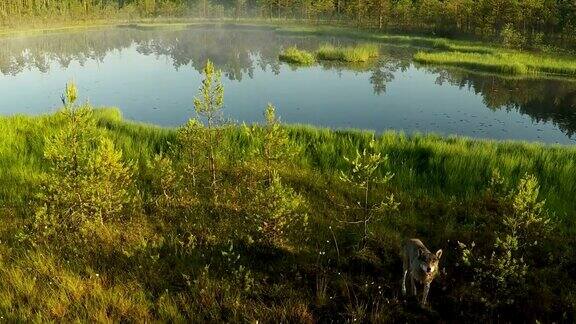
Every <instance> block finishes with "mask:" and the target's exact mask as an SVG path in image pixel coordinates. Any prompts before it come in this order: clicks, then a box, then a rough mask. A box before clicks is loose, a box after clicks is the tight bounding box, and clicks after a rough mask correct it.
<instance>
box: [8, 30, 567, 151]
mask: <svg viewBox="0 0 576 324" xmlns="http://www.w3.org/2000/svg"><path fill="white" fill-rule="evenodd" d="M323 43H333V44H336V45H340V44H342V45H347V44H354V43H355V41H354V40H351V39H346V38H337V37H318V36H295V35H286V34H281V33H277V32H274V31H273V30H271V29H249V28H240V29H234V28H215V27H206V26H204V27H195V28H187V29H180V30H177V29H149V30H140V29H136V28H129V27H125V28H104V29H95V30H89V31H82V32H74V33H55V34H45V35H41V36H30V37H15V38H4V39H0V114H2V115H13V114H41V113H48V112H53V111H55V110H57V109H58V107H59V106H60V105H61V102H60V94H61V93H62V91H63V88H64V86H65V84H66V82H68V81H69V80H74V81H75V82H76V83H77V84H78V87H79V91H80V98H81V100H88V101H89V102H90V103H92V104H93V105H96V106H114V107H119V108H120V109H121V110H122V112H123V114H124V117H125V118H127V119H131V120H136V121H142V122H147V123H153V124H158V125H163V126H177V125H181V124H183V123H184V122H185V121H186V120H187V119H188V118H190V117H192V116H194V108H193V104H192V99H193V97H194V96H195V94H196V93H197V90H198V88H199V86H200V83H201V80H202V76H201V74H200V71H201V69H202V67H203V65H204V63H205V62H206V60H207V59H210V60H212V61H213V62H214V63H215V64H216V66H217V67H218V68H219V69H221V70H222V72H223V81H224V87H225V111H224V113H225V115H226V116H227V117H228V118H230V119H233V120H236V121H238V122H247V123H252V122H260V121H262V119H263V117H262V112H263V110H264V108H265V107H266V104H267V103H269V102H270V103H273V104H274V105H276V106H277V110H278V113H279V114H280V116H281V118H282V120H283V121H284V122H286V123H301V124H312V125H318V126H324V127H331V128H358V129H369V130H375V131H378V132H381V131H385V130H390V129H393V130H398V131H404V132H406V133H413V132H421V133H428V132H434V133H438V134H443V135H464V136H470V137H475V138H490V139H502V140H506V139H515V140H526V141H539V142H546V143H561V144H573V143H576V136H575V132H576V82H573V81H570V80H550V79H530V80H527V79H510V78H503V77H501V76H497V75H487V74H476V73H470V72H466V71H462V70H457V69H446V68H432V67H425V66H419V65H417V64H415V63H413V62H412V60H411V58H412V55H413V54H414V52H415V51H416V50H417V49H414V48H410V47H399V46H388V45H382V47H381V54H382V55H381V57H380V59H378V60H376V61H374V62H370V63H366V64H357V65H341V64H326V63H320V64H318V65H316V66H312V67H295V66H290V65H288V64H285V63H282V62H279V61H278V53H279V52H280V51H281V50H282V48H284V47H287V46H291V45H297V46H298V47H301V48H307V49H310V50H314V49H316V48H317V47H318V46H319V45H321V44H323Z"/></svg>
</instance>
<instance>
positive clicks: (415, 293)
mask: <svg viewBox="0 0 576 324" xmlns="http://www.w3.org/2000/svg"><path fill="white" fill-rule="evenodd" d="M410 282H411V283H412V294H413V295H414V296H417V295H418V292H417V291H416V281H415V280H414V278H412V276H410Z"/></svg>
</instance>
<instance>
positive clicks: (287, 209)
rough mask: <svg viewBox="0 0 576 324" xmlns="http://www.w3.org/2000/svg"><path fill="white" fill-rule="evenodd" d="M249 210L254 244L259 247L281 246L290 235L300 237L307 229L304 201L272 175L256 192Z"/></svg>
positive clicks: (276, 175) (277, 177) (275, 175)
mask: <svg viewBox="0 0 576 324" xmlns="http://www.w3.org/2000/svg"><path fill="white" fill-rule="evenodd" d="M250 206H251V208H252V210H249V214H250V215H252V216H253V219H254V220H255V222H256V230H257V233H258V236H257V241H259V242H261V243H265V244H282V243H284V242H285V241H286V239H287V236H288V234H289V232H290V231H291V232H296V231H300V233H302V231H303V230H305V229H306V227H307V224H308V215H307V213H306V201H305V199H304V198H303V197H302V196H300V195H298V194H297V193H295V192H294V190H293V189H292V188H290V187H288V186H286V185H284V184H283V183H282V181H281V179H280V177H279V176H278V174H277V173H276V172H274V173H273V174H272V182H271V183H270V184H269V185H268V186H266V187H264V188H262V189H260V190H258V191H257V193H256V196H255V197H254V199H253V201H252V202H251V204H250Z"/></svg>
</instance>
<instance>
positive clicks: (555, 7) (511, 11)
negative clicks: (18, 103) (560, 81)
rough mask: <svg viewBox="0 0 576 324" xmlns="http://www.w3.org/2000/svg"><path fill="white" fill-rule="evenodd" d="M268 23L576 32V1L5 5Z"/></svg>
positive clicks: (66, 14) (27, 14) (71, 1)
mask: <svg viewBox="0 0 576 324" xmlns="http://www.w3.org/2000/svg"><path fill="white" fill-rule="evenodd" d="M111 15H113V16H122V15H125V16H130V17H157V16H191V17H212V18H214V17H236V18H241V17H260V18H262V17H265V18H285V19H309V20H327V21H331V22H335V21H338V22H340V23H349V24H354V25H357V26H361V27H369V28H380V29H394V30H399V31H425V32H437V33H442V34H447V33H459V34H473V35H488V36H490V35H500V34H501V32H502V31H507V32H508V31H510V30H514V31H515V32H518V33H519V34H523V35H538V34H540V35H539V37H540V38H541V37H542V36H543V35H544V34H563V35H567V36H570V35H573V34H574V32H575V31H576V1H573V0H2V1H0V22H1V24H11V23H14V22H17V21H18V20H21V19H34V18H44V19H49V18H53V17H62V18H66V19H82V18H95V17H98V18H105V17H106V18H108V17H111Z"/></svg>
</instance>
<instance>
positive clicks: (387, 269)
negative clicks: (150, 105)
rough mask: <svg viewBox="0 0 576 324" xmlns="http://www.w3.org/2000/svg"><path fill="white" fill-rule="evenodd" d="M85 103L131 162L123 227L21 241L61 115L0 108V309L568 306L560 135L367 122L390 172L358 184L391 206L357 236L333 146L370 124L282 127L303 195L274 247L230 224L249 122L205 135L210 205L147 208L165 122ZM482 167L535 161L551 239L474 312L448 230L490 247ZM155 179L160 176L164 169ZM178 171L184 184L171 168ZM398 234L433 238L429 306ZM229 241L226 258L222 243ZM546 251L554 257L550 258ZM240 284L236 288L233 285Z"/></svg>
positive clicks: (529, 166)
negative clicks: (373, 183) (296, 215)
mask: <svg viewBox="0 0 576 324" xmlns="http://www.w3.org/2000/svg"><path fill="white" fill-rule="evenodd" d="M94 115H95V118H96V122H97V125H98V127H97V129H98V131H99V132H101V134H102V135H103V136H105V137H107V138H109V139H111V140H112V141H113V142H114V144H115V147H116V148H117V149H119V150H121V151H122V153H123V154H122V156H123V161H124V163H126V164H129V165H131V166H132V167H131V170H133V175H134V180H135V183H136V186H137V188H138V192H139V194H140V195H141V197H142V200H143V203H144V208H143V209H142V210H141V211H139V212H136V213H135V214H134V215H132V216H131V218H130V219H129V223H128V224H130V226H127V227H117V226H118V225H116V223H114V222H113V221H109V220H107V221H106V223H105V224H106V229H107V231H105V232H104V234H103V235H104V236H103V237H104V238H106V239H107V240H105V241H104V242H103V243H102V244H98V245H95V244H92V245H90V242H87V243H86V244H87V246H89V247H90V246H91V248H90V249H88V251H89V253H88V252H87V254H80V255H78V256H76V257H74V258H71V257H69V256H67V255H65V254H64V255H63V254H60V252H59V251H60V250H59V249H58V247H59V246H60V244H61V242H60V241H59V240H58V239H55V240H54V241H53V242H51V244H49V245H38V244H32V243H33V242H35V241H34V240H33V236H32V234H30V233H31V229H33V224H35V223H34V220H35V210H36V208H37V206H35V201H36V199H37V197H38V194H40V193H42V191H43V188H42V187H41V185H40V184H41V183H42V182H41V180H42V178H43V176H44V175H45V174H46V173H47V172H49V171H50V169H49V166H48V161H47V160H45V159H44V157H43V153H44V146H45V142H46V139H47V138H48V137H50V136H52V135H54V134H56V133H58V132H60V131H61V130H62V129H63V126H64V120H63V118H62V116H61V115H57V114H56V115H42V116H36V117H33V116H23V115H22V116H10V117H0V134H1V135H0V136H1V139H2V141H0V220H1V221H2V226H1V228H0V242H1V243H0V282H2V285H0V315H2V316H3V317H4V319H5V320H8V321H13V322H22V321H33V320H36V321H40V322H49V321H57V322H73V321H81V322H85V321H100V322H102V321H104V322H107V321H108V322H110V321H113V322H122V321H125V322H146V321H148V322H154V321H161V322H183V321H184V322H254V321H256V320H259V321H262V322H278V321H280V322H322V321H323V320H324V321H328V322H345V321H347V320H348V319H353V318H363V319H364V320H366V321H369V320H373V321H377V320H378V319H379V320H380V321H392V322H406V321H410V320H415V319H417V320H419V321H424V322H428V321H433V320H435V319H436V320H437V319H438V318H442V319H450V318H459V316H461V314H466V316H467V318H468V319H471V320H472V319H474V320H475V321H477V322H485V321H489V319H491V318H493V317H491V316H498V318H499V319H502V318H505V319H518V317H516V316H520V315H521V316H523V317H522V318H530V317H538V318H561V316H562V315H561V314H562V312H560V313H559V314H560V315H559V314H558V312H559V311H558V309H560V310H562V311H564V310H565V311H566V312H570V307H571V306H570V305H572V304H570V303H571V302H573V299H571V298H573V297H572V295H571V291H573V288H574V287H575V286H576V285H575V283H574V280H573V278H570V276H569V274H567V273H566V271H565V270H564V269H565V268H564V267H569V266H570V265H571V264H572V262H573V260H574V259H575V251H573V249H572V248H569V247H570V246H573V237H574V235H573V234H574V233H575V232H576V231H575V230H574V228H575V223H574V219H575V217H576V214H575V212H574V211H575V208H574V207H575V206H574V201H573V193H574V192H576V162H575V161H576V148H574V147H568V146H547V145H542V144H533V143H522V142H498V141H482V140H473V139H468V138H462V137H441V136H436V135H421V134H414V135H405V134H403V133H397V132H387V133H385V134H382V135H381V136H377V137H376V145H375V149H376V150H377V151H378V152H381V153H383V154H387V155H388V156H389V159H390V160H389V161H390V165H389V168H390V170H392V171H393V172H394V173H395V176H394V178H392V181H391V183H390V187H386V188H381V187H374V188H372V191H371V195H374V197H381V196H383V195H388V194H390V193H394V195H395V197H396V199H397V201H399V202H400V204H401V205H400V209H399V210H398V211H397V212H393V213H391V214H388V215H385V216H383V217H380V218H378V219H374V220H373V222H372V223H371V224H370V232H371V233H372V234H370V236H369V238H368V239H367V240H364V239H363V233H364V231H363V229H362V227H361V226H357V225H351V224H348V223H347V221H353V220H356V219H357V217H361V213H360V212H359V211H356V209H355V208H354V206H355V204H356V201H358V200H360V199H362V196H361V195H360V194H359V193H358V192H357V190H356V189H355V188H353V187H351V186H349V185H346V184H344V183H343V182H342V181H341V180H340V179H339V175H340V172H341V171H344V170H346V169H347V162H346V160H345V157H350V156H354V154H355V153H356V151H357V150H360V151H362V150H363V149H364V148H366V147H367V146H368V144H369V142H370V140H371V139H372V137H373V133H371V132H366V131H356V130H341V131H334V130H330V129H324V128H316V127H312V126H303V125H287V126H284V127H285V129H286V130H287V131H288V134H289V138H290V141H291V142H292V144H293V145H295V146H297V147H299V148H300V153H299V154H298V155H296V157H295V158H294V161H284V160H283V161H280V162H279V163H277V172H278V173H279V174H280V175H281V177H282V182H283V183H284V184H285V185H286V186H289V187H290V188H293V190H294V191H295V192H296V193H298V194H299V195H301V196H302V197H303V198H304V199H305V201H306V206H308V207H306V208H307V214H308V217H309V225H308V226H309V227H308V228H307V230H305V231H299V230H298V231H295V230H287V232H286V233H284V235H286V242H285V243H284V244H283V245H274V246H268V245H260V244H256V243H254V242H253V240H252V239H251V236H249V237H248V238H246V236H244V234H243V233H244V232H243V231H244V230H245V226H244V224H246V221H247V220H250V219H252V218H253V217H254V212H256V213H258V212H259V211H258V210H256V211H254V209H253V205H254V204H255V202H254V199H251V197H252V196H251V191H252V190H254V189H255V188H258V185H255V183H254V180H253V179H254V178H256V179H259V177H260V174H261V170H260V167H262V164H261V163H262V162H261V161H259V160H258V157H257V156H256V157H254V156H251V157H250V156H249V155H248V154H247V152H255V151H254V149H255V148H256V147H257V145H258V142H259V141H260V140H261V139H254V138H252V137H251V136H248V135H247V133H246V132H245V129H243V128H242V127H236V126H230V127H226V128H224V129H223V136H222V138H221V140H219V142H218V147H217V152H218V157H219V161H220V162H219V163H220V164H219V165H220V167H221V168H222V170H221V176H222V181H221V182H220V183H219V190H220V199H221V201H222V204H223V205H222V206H219V207H218V208H215V207H214V206H213V205H211V204H210V203H209V202H208V201H209V200H208V199H206V200H202V199H204V198H203V196H202V195H200V196H198V197H199V199H200V200H201V203H200V204H199V205H193V206H192V207H191V208H190V209H188V207H187V206H188V205H187V204H186V200H177V201H176V205H174V206H172V205H170V206H171V207H170V208H168V209H167V210H166V211H165V212H159V211H158V210H157V206H158V205H157V204H158V202H161V201H162V200H161V199H162V198H164V197H170V196H171V195H172V194H173V193H172V191H171V189H170V188H171V187H170V186H167V185H166V182H161V183H160V187H157V186H159V185H158V184H157V182H155V181H153V179H155V177H158V176H159V174H163V173H162V172H163V171H161V169H160V168H158V167H157V165H155V164H154V156H155V155H156V154H164V155H165V156H171V157H172V158H173V159H174V162H175V165H178V163H181V162H182V161H181V160H180V159H181V155H179V153H178V146H177V145H175V144H177V143H178V141H177V139H176V133H177V132H176V129H173V128H161V127H156V126H152V125H146V124H140V123H134V122H129V121H125V120H123V119H122V116H121V114H120V112H119V110H117V109H99V110H96V111H95V114H94ZM199 154H200V155H199V156H200V157H201V156H202V153H201V152H199ZM181 167H183V168H184V167H185V165H182V166H181ZM494 169H499V170H500V173H501V175H502V176H503V178H504V179H505V180H506V185H505V187H506V190H509V189H511V188H513V187H514V186H515V185H516V184H517V183H518V180H519V179H520V178H521V177H523V176H524V174H525V173H530V174H534V175H536V176H537V178H538V180H539V182H540V185H541V189H540V196H539V199H546V205H545V206H546V209H547V210H549V211H550V212H551V213H552V215H553V219H554V223H555V224H557V226H558V227H557V229H556V230H555V232H554V238H553V239H552V240H547V241H545V242H540V241H539V245H538V246H542V244H545V246H546V247H547V248H549V247H550V249H549V250H546V251H550V252H546V253H543V255H545V257H543V258H541V259H540V260H537V262H536V261H535V264H536V266H535V267H534V268H531V271H530V272H529V275H530V276H531V278H538V280H536V281H535V282H534V281H528V282H527V285H529V286H528V287H529V289H530V291H531V295H530V296H531V297H532V298H530V299H527V300H526V301H525V300H521V301H520V303H522V304H520V306H516V304H515V305H509V307H507V308H506V309H492V310H491V311H490V312H489V311H488V309H487V308H486V307H484V306H482V304H479V303H478V302H475V301H470V300H469V298H472V297H474V296H475V295H474V290H473V289H471V288H470V287H473V286H470V282H471V281H472V279H471V277H470V274H469V273H468V272H466V271H462V267H461V266H458V263H459V262H461V260H460V258H459V253H460V252H459V250H458V248H457V245H456V243H455V242H457V241H462V242H467V243H469V242H472V241H474V242H475V244H476V246H477V247H476V251H478V250H479V249H487V251H490V249H492V248H493V241H492V239H491V238H492V235H494V234H495V233H497V231H498V230H499V228H498V227H496V226H495V225H494V223H495V222H498V220H499V217H501V216H502V215H501V213H505V212H506V210H502V209H501V208H498V205H497V204H496V205H495V202H494V201H492V200H491V199H490V198H489V197H487V196H486V188H487V185H488V182H489V179H490V176H491V174H492V171H493V170H494ZM176 170H181V169H176ZM386 170H387V169H384V168H380V169H378V171H377V173H380V174H384V173H385V172H386ZM176 175H183V174H180V173H177V174H176ZM162 179H164V180H165V181H167V182H168V183H169V181H170V179H171V177H167V178H162ZM199 179H202V178H201V177H200V178H199ZM182 181H187V182H185V183H186V184H189V183H190V179H188V178H186V177H184V178H183V179H182ZM95 185H97V184H95ZM202 188H203V187H201V186H199V187H198V188H196V189H197V190H198V191H199V192H203V191H202V190H203V189H202ZM159 189H163V190H159ZM193 189H194V188H193ZM185 197H186V196H182V198H181V199H184V198H185ZM375 201H376V199H375ZM181 203H183V205H180V204H181ZM181 206H184V207H181ZM359 214H360V215H359ZM32 233H33V232H32ZM116 233H118V234H116ZM60 235H61V236H62V237H66V233H60ZM413 236H416V237H420V238H422V239H423V240H424V241H425V243H426V244H427V245H428V247H429V248H431V249H437V248H443V249H444V255H445V256H443V257H442V263H441V264H442V267H443V268H444V267H445V268H446V270H447V273H448V275H447V276H443V277H441V278H439V279H438V280H437V281H435V283H434V284H433V286H432V290H431V302H432V306H431V307H432V309H433V311H428V310H421V309H418V308H417V307H414V306H413V305H412V304H411V301H410V299H408V302H406V301H404V299H403V298H400V297H398V295H399V284H398V283H399V280H400V278H401V270H400V269H401V264H400V261H399V259H398V249H399V246H400V244H401V242H402V240H403V239H404V238H406V237H413ZM57 237H58V236H57ZM99 239H100V237H99ZM118 240H120V241H118ZM63 241H64V240H63ZM125 241H126V242H130V244H135V243H134V242H141V243H138V245H137V247H138V248H137V249H136V250H135V251H136V252H128V251H132V250H123V249H122V248H120V247H119V248H117V247H116V246H117V245H119V246H121V247H122V246H124V245H123V244H124V242H125ZM31 242H32V243H31ZM99 242H101V241H99ZM335 243H336V244H337V246H338V248H337V249H336V248H335V246H336V244H335ZM126 244H127V243H126ZM127 246H129V247H130V246H131V245H127ZM558 246H562V247H563V248H557V247H558ZM567 247H568V248H567ZM78 248H84V247H78ZM231 250H232V251H233V253H234V255H238V256H239V257H238V259H234V258H231V257H230V256H229V255H230V254H229V253H230V251H231ZM532 258H533V256H526V257H525V260H527V261H529V262H532ZM555 258H558V259H555ZM549 259H550V260H552V261H548V260H549ZM231 260H232V261H231ZM235 260H236V261H235ZM555 260H561V261H559V262H561V264H560V266H558V264H557V263H555V262H556V261H555ZM564 260H565V261H564ZM541 263H544V264H546V266H541V265H540V264H541ZM550 264H552V266H550ZM247 270H248V271H249V272H247ZM246 284H249V286H248V287H249V289H246V288H242V287H244V286H245V285H246ZM322 287H326V288H325V289H322ZM564 288H566V289H564ZM352 293H353V297H352V296H351V294H352ZM543 300H546V303H543V302H542V301H543ZM547 305H554V306H547ZM537 306H539V307H537ZM526 309H529V311H528V313H526ZM486 314H492V315H486Z"/></svg>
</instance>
